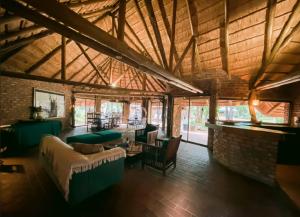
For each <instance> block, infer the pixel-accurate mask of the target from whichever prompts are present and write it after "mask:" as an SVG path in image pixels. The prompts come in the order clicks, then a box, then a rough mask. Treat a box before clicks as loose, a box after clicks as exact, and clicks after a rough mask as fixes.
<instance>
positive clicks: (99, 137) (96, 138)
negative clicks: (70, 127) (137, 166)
mask: <svg viewBox="0 0 300 217" xmlns="http://www.w3.org/2000/svg"><path fill="white" fill-rule="evenodd" d="M120 138H122V133H120V132H117V131H114V130H104V131H99V132H96V133H89V134H82V135H76V136H70V137H68V138H67V143H74V142H80V143H87V144H97V143H103V142H109V141H113V140H116V139H120Z"/></svg>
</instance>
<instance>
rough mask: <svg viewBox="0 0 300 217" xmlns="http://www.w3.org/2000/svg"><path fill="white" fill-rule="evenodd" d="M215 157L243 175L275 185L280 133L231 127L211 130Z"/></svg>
mask: <svg viewBox="0 0 300 217" xmlns="http://www.w3.org/2000/svg"><path fill="white" fill-rule="evenodd" d="M214 131H215V133H214V152H213V156H214V158H215V159H216V160H217V161H218V162H220V163H221V164H223V165H224V166H226V167H228V168H229V169H231V170H233V171H236V172H238V173H240V174H243V175H245V176H248V177H251V178H253V179H256V180H258V181H261V182H263V183H266V184H269V185H274V182H275V169H276V159H277V144H278V141H279V139H280V134H274V133H269V132H263V131H253V130H247V129H240V128H232V127H220V126H219V127H216V128H215V129H214Z"/></svg>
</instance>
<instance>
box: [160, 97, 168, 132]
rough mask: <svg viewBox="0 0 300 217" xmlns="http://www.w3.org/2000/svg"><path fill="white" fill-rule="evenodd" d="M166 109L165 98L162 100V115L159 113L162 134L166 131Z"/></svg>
mask: <svg viewBox="0 0 300 217" xmlns="http://www.w3.org/2000/svg"><path fill="white" fill-rule="evenodd" d="M166 108H167V100H166V98H165V97H163V98H162V113H161V119H162V120H161V122H162V126H161V129H162V131H163V132H165V130H166Z"/></svg>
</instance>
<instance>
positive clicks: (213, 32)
mask: <svg viewBox="0 0 300 217" xmlns="http://www.w3.org/2000/svg"><path fill="white" fill-rule="evenodd" d="M25 2H26V1H25ZM60 2H61V3H64V4H66V5H67V6H68V7H69V8H71V9H72V10H74V11H75V12H76V13H78V14H80V15H82V16H83V17H85V18H86V19H88V20H89V21H90V22H93V23H94V24H95V25H97V26H98V27H99V28H101V29H102V30H104V31H106V32H108V33H109V34H111V35H113V36H114V37H117V31H118V9H119V2H118V1H117V0H111V1H103V0H102V1H101V0H98V1H97V0H86V1H82V3H80V1H60ZM145 2H151V1H144V0H129V1H127V4H126V13H125V17H126V22H125V24H124V25H125V26H124V28H125V32H124V42H125V43H126V44H127V45H128V46H129V47H131V48H132V49H134V50H136V51H137V52H139V53H140V54H143V55H144V56H146V57H147V58H149V60H151V61H153V62H155V63H156V64H159V65H161V66H163V67H164V68H165V69H166V70H167V71H169V72H170V73H173V74H174V75H176V76H177V77H179V78H181V79H187V78H189V79H191V78H197V79H207V78H222V79H233V80H234V79H235V78H237V79H239V80H240V79H241V80H244V81H245V82H248V83H249V85H250V87H251V88H252V87H253V88H254V87H256V86H257V85H261V84H266V83H267V82H270V81H276V80H278V79H282V78H284V77H285V76H287V75H289V74H291V73H294V72H295V71H297V70H298V67H299V64H300V58H299V55H300V52H299V48H300V31H298V28H299V27H298V25H299V22H300V12H299V10H300V9H299V7H300V6H299V5H300V3H299V1H296V0H277V1H272V0H240V1H235V0H209V1H208V0H199V1H195V0H178V1H175V0H172V1H171V0H166V1H158V0H153V1H152V4H151V3H150V6H151V5H152V7H153V11H154V18H155V20H156V24H157V27H158V30H159V36H160V37H157V34H156V33H155V26H154V25H153V22H151V20H150V16H149V15H151V13H149V8H147V5H146V4H145ZM174 2H177V9H176V23H175V29H172V22H173V12H174V11H173V6H174ZM225 6H226V7H225ZM148 7H149V6H148ZM226 8H227V9H226ZM226 10H227V11H226ZM139 12H140V13H141V14H140V13H139ZM225 12H226V13H227V16H225V15H226V13H225ZM0 15H1V18H0V23H1V25H0V45H1V50H2V51H1V57H0V58H1V64H0V67H1V70H6V71H13V72H21V73H27V74H32V75H40V76H45V77H49V78H58V79H59V78H60V76H61V49H60V48H61V36H60V35H59V34H56V33H52V32H49V34H47V35H46V33H45V32H46V31H49V30H47V29H46V28H44V27H40V26H38V25H36V24H34V23H32V22H30V21H28V20H26V19H23V18H19V17H17V16H15V15H14V14H13V13H11V12H8V11H7V10H5V9H4V8H1V9H0ZM12 17H13V18H12ZM152 21H153V19H152ZM144 24H145V25H144ZM268 29H269V33H266V32H267V30H268ZM173 31H175V34H174V43H172V33H173ZM43 32H44V35H46V36H44V37H41V38H38V39H36V40H34V41H32V42H30V43H27V44H25V45H23V46H19V47H16V48H15V49H12V50H10V51H9V52H8V51H5V52H4V50H5V49H8V48H11V46H12V45H16V44H18V43H20V41H22V40H25V39H29V38H30V37H34V36H37V35H40V34H43ZM148 33H149V34H148ZM193 37H194V38H193ZM278 40H279V42H278ZM159 41H161V43H162V45H163V52H162V51H161V50H160V49H159ZM66 42H67V45H66V79H67V80H72V81H77V82H84V83H95V84H103V85H104V84H105V82H103V79H104V80H106V81H107V82H108V83H109V84H110V85H112V84H113V85H116V86H118V87H122V88H128V89H139V90H142V89H144V90H149V91H156V92H164V91H167V89H166V84H165V83H163V82H161V81H157V79H155V78H153V77H152V76H150V75H147V79H146V81H145V80H144V79H145V78H144V75H145V74H144V73H142V72H140V71H139V70H137V69H135V68H133V67H131V66H128V65H126V64H124V63H122V62H120V61H118V60H116V59H113V58H111V57H108V56H106V55H104V54H101V53H99V52H98V51H95V50H94V49H92V48H88V47H86V46H83V45H82V48H83V49H84V50H85V52H86V54H87V55H88V57H89V58H90V59H91V60H92V62H93V63H94V65H95V66H96V67H97V68H98V70H99V71H100V73H101V75H102V77H103V79H101V77H99V75H98V72H97V71H96V70H95V68H94V67H93V65H92V64H91V63H90V62H89V60H88V58H87V57H86V55H84V54H83V52H82V50H81V49H80V47H79V46H78V45H77V44H76V42H74V41H71V40H68V39H66ZM173 44H174V47H173V48H172V46H173ZM188 45H189V46H188ZM194 45H195V46H194ZM187 46H188V48H187ZM276 46H278V47H276ZM274 47H276V49H275V48H274ZM172 49H173V51H174V52H172V55H171V52H170V50H172ZM268 50H269V54H265V52H267V53H268ZM270 53H271V55H273V57H272V58H269V55H270ZM183 54H184V56H182V55H183ZM264 55H266V56H264ZM170 56H173V58H170ZM181 57H182V62H181V64H180V65H178V66H176V64H177V63H178V62H179V61H180V59H181ZM164 59H165V61H166V64H167V65H165V61H164ZM170 59H173V61H172V63H170ZM170 66H171V68H170ZM175 67H176V69H177V70H176V71H174V69H175Z"/></svg>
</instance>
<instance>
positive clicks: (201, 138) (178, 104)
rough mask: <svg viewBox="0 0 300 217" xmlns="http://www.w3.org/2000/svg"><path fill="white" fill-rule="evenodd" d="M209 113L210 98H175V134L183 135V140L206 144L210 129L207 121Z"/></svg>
mask: <svg viewBox="0 0 300 217" xmlns="http://www.w3.org/2000/svg"><path fill="white" fill-rule="evenodd" d="M208 114H209V100H208V98H200V97H197V98H186V97H185V98H183V97H181V98H175V100H174V117H173V135H174V136H179V135H182V140H183V141H187V142H191V143H195V144H200V145H204V146H206V145H207V137H208V129H207V127H206V126H205V122H206V121H207V119H208Z"/></svg>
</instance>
